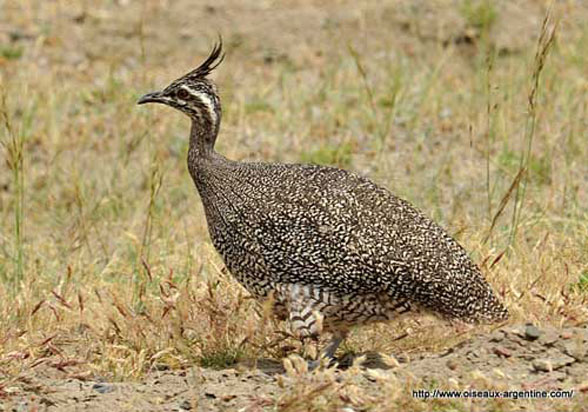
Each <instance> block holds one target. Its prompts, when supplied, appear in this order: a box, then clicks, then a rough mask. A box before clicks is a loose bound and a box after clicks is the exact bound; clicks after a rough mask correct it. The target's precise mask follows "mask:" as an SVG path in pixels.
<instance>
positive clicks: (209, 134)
mask: <svg viewBox="0 0 588 412" xmlns="http://www.w3.org/2000/svg"><path fill="white" fill-rule="evenodd" d="M218 126H219V124H218V122H216V124H210V123H209V122H203V121H201V120H200V119H192V127H191V129H190V146H189V148H188V153H189V156H190V157H192V158H194V159H200V158H204V159H206V158H210V157H212V156H213V155H214V144H215V142H216V136H217V135H218Z"/></svg>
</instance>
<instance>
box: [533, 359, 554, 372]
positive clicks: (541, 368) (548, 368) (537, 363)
mask: <svg viewBox="0 0 588 412" xmlns="http://www.w3.org/2000/svg"><path fill="white" fill-rule="evenodd" d="M533 369H535V370H536V371H538V372H553V365H551V362H549V361H548V360H547V359H535V360H534V361H533Z"/></svg>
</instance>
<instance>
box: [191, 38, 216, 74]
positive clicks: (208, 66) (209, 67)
mask: <svg viewBox="0 0 588 412" xmlns="http://www.w3.org/2000/svg"><path fill="white" fill-rule="evenodd" d="M224 58H225V53H223V39H222V37H220V36H219V37H218V43H216V44H215V45H214V47H213V49H212V51H211V52H210V55H209V56H208V57H207V58H206V60H204V62H202V64H201V65H200V66H198V67H197V68H195V69H194V70H192V71H191V72H190V73H188V74H187V75H185V76H184V77H195V78H199V79H203V78H205V77H206V76H208V75H209V74H210V72H211V71H213V70H214V69H216V68H217V67H218V66H219V65H220V64H221V63H222V62H223V60H224Z"/></svg>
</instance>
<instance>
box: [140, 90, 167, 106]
mask: <svg viewBox="0 0 588 412" xmlns="http://www.w3.org/2000/svg"><path fill="white" fill-rule="evenodd" d="M145 103H164V98H163V96H162V94H161V92H153V93H147V94H146V95H144V96H143V97H141V98H140V99H139V100H138V101H137V104H145Z"/></svg>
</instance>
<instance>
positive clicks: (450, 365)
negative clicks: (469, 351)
mask: <svg viewBox="0 0 588 412" xmlns="http://www.w3.org/2000/svg"><path fill="white" fill-rule="evenodd" d="M446 365H447V367H448V368H449V369H451V370H452V371H454V370H456V369H457V367H458V366H459V365H458V363H457V361H456V360H455V359H449V360H448V361H447V363H446Z"/></svg>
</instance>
